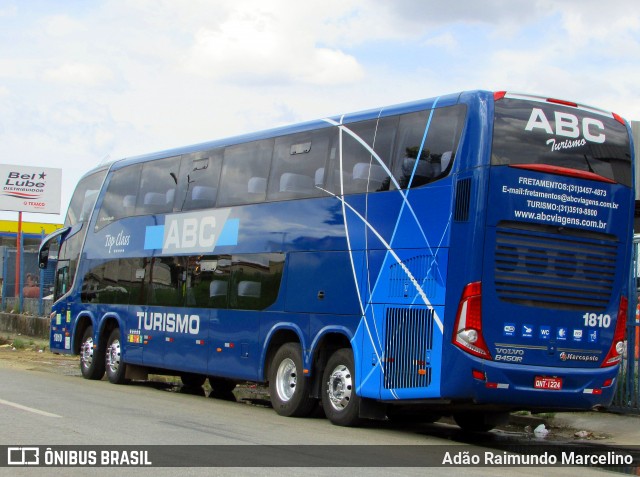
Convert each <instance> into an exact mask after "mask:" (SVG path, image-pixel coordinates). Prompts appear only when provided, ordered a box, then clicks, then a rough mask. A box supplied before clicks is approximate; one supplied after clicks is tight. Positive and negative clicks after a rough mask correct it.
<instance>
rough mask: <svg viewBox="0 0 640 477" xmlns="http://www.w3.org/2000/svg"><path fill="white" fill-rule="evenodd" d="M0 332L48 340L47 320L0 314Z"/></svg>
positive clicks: (38, 317)
mask: <svg viewBox="0 0 640 477" xmlns="http://www.w3.org/2000/svg"><path fill="white" fill-rule="evenodd" d="M0 332H5V333H20V334H22V335H27V336H33V337H35V338H42V339H49V318H45V317H43V316H28V315H18V314H14V313H0Z"/></svg>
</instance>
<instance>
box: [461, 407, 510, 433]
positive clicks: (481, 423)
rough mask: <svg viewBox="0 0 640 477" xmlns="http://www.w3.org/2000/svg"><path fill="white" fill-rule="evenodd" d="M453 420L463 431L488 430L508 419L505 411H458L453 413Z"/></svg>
mask: <svg viewBox="0 0 640 477" xmlns="http://www.w3.org/2000/svg"><path fill="white" fill-rule="evenodd" d="M453 420H454V421H456V424H458V426H460V428H461V429H462V430H463V431H467V432H488V431H490V430H491V429H493V428H494V427H496V426H498V425H500V424H504V423H505V422H507V421H508V420H509V413H506V412H481V411H476V412H473V411H470V412H459V413H456V414H454V415H453Z"/></svg>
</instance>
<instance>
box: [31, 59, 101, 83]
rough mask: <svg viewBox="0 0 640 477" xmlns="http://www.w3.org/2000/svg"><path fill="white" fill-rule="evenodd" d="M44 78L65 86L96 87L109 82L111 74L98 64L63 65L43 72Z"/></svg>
mask: <svg viewBox="0 0 640 477" xmlns="http://www.w3.org/2000/svg"><path fill="white" fill-rule="evenodd" d="M44 78H45V79H46V80H50V81H57V82H60V83H65V84H81V85H85V86H97V85H100V84H103V83H107V82H109V81H110V80H111V79H112V78H113V74H112V72H111V70H110V69H109V68H107V67H106V66H103V65H98V64H88V63H64V64H62V65H60V66H57V67H55V68H50V69H47V70H45V71H44Z"/></svg>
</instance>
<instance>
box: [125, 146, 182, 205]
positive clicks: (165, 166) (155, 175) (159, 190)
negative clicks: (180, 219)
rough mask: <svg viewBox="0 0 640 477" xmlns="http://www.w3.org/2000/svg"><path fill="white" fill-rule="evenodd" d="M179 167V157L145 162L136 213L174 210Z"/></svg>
mask: <svg viewBox="0 0 640 477" xmlns="http://www.w3.org/2000/svg"><path fill="white" fill-rule="evenodd" d="M179 168H180V158H179V157H169V158H167V159H161V160H159V161H150V162H146V163H144V164H143V166H142V176H141V178H140V185H139V189H140V190H139V192H138V200H137V204H136V215H148V214H164V213H168V212H172V211H173V202H174V199H175V192H176V185H177V182H178V173H179ZM136 189H137V188H136ZM134 190H135V189H134Z"/></svg>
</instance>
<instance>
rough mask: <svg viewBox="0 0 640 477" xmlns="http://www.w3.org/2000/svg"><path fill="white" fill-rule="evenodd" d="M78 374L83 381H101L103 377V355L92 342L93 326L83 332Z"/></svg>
mask: <svg viewBox="0 0 640 477" xmlns="http://www.w3.org/2000/svg"><path fill="white" fill-rule="evenodd" d="M80 372H81V373H82V377H83V378H85V379H95V380H99V379H102V376H104V355H103V354H102V353H101V352H99V350H98V347H97V346H95V342H94V341H93V326H89V327H88V328H87V329H86V330H84V334H83V335H82V343H81V345H80Z"/></svg>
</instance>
